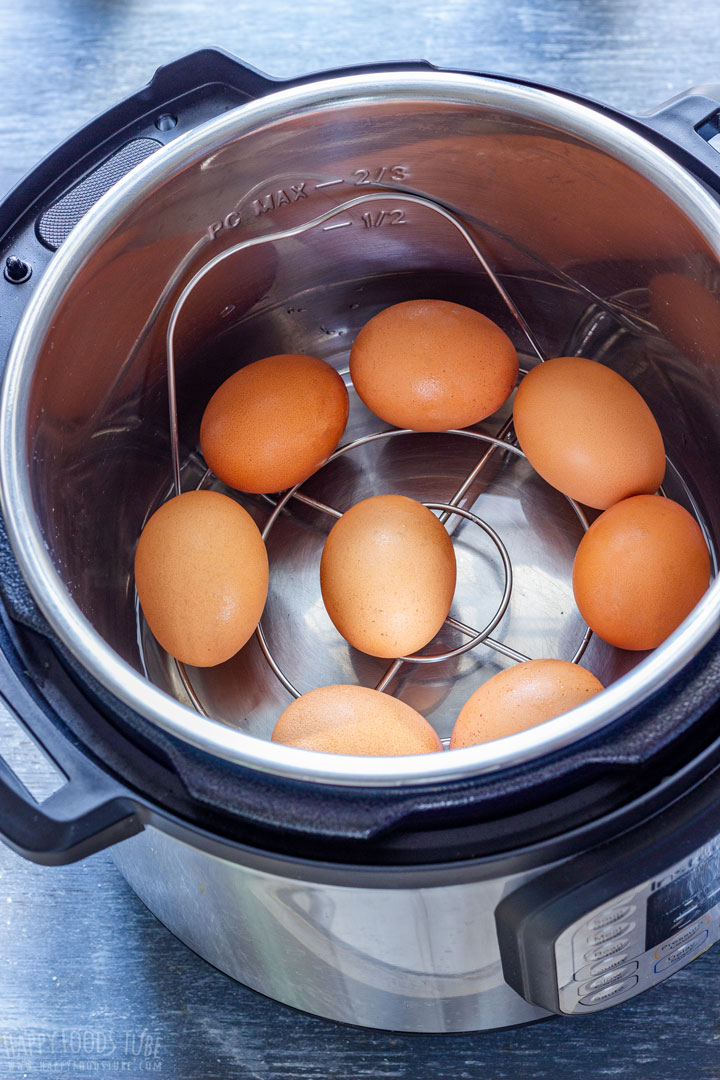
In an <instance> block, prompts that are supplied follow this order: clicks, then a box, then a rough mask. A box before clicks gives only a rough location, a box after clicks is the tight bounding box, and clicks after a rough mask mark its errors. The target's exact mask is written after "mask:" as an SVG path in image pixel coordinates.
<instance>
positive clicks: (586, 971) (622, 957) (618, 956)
mask: <svg viewBox="0 0 720 1080" xmlns="http://www.w3.org/2000/svg"><path fill="white" fill-rule="evenodd" d="M637 955H638V953H635V952H633V951H632V950H631V949H623V950H622V951H621V952H618V953H614V954H613V955H612V956H607V957H606V958H605V959H604V960H598V961H597V962H596V963H594V964H585V966H584V967H581V968H580V969H579V971H576V972H575V982H586V981H587V979H592V978H593V976H595V975H604V974H605V972H606V971H612V970H613V968H617V967H621V966H622V964H626V963H627V962H628V960H634V959H635V957H636V956H637Z"/></svg>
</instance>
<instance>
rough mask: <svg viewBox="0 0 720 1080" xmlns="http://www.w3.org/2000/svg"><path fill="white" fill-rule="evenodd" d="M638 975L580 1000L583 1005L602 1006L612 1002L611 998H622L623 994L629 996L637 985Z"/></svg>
mask: <svg viewBox="0 0 720 1080" xmlns="http://www.w3.org/2000/svg"><path fill="white" fill-rule="evenodd" d="M637 981H638V977H637V975H631V976H630V978H628V979H623V981H622V982H619V983H613V984H612V986H605V987H603V989H602V990H596V991H595V993H594V994H589V995H588V997H584V998H580V1004H581V1005H602V1004H604V1002H606V1001H610V999H611V998H616V997H620V996H621V995H622V994H627V992H628V990H632V988H633V987H634V986H635V985H636V984H637Z"/></svg>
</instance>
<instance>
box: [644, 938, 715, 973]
mask: <svg viewBox="0 0 720 1080" xmlns="http://www.w3.org/2000/svg"><path fill="white" fill-rule="evenodd" d="M707 936H708V932H707V930H703V931H702V932H701V933H699V934H696V935H695V937H693V938H691V939H690V941H686V942H685V944H684V945H680V946H679V948H677V949H674V950H673V952H671V953H668V954H667V956H663V958H662V959H661V960H658V962H657V963H656V965H655V967H654V968H653V971H654V972H655V973H656V974H657V975H659V974H660V972H662V971H667V969H668V968H669V967H672V966H673V964H677V963H679V962H680V961H681V960H684V959H685V958H686V957H689V956H691V955H692V954H693V953H694V952H697V950H698V949H699V948H700V946H701V945H702V943H703V942H704V941H705V939H706V938H707Z"/></svg>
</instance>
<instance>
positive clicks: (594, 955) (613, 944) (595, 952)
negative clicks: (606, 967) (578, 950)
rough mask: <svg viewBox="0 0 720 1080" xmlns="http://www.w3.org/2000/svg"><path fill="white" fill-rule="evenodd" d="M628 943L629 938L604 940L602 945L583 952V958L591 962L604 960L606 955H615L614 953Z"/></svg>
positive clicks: (625, 946)
mask: <svg viewBox="0 0 720 1080" xmlns="http://www.w3.org/2000/svg"><path fill="white" fill-rule="evenodd" d="M629 944H630V939H629V938H626V937H625V938H616V939H615V940H614V941H606V942H605V944H604V945H598V946H597V948H595V949H591V950H590V952H586V953H585V960H587V961H588V963H590V964H592V963H594V962H595V961H597V960H604V959H605V958H606V957H608V956H615V955H616V953H619V952H622V950H623V949H626V948H627V947H628V945H629Z"/></svg>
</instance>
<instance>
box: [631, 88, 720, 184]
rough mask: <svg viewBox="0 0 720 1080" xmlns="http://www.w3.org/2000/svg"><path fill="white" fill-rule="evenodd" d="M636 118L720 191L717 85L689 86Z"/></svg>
mask: <svg viewBox="0 0 720 1080" xmlns="http://www.w3.org/2000/svg"><path fill="white" fill-rule="evenodd" d="M639 119H640V121H641V123H642V124H643V126H644V127H646V128H649V129H650V131H651V132H654V133H655V134H656V135H659V136H660V137H661V140H663V141H664V142H666V143H670V144H671V145H670V147H669V148H670V149H671V151H672V152H673V156H675V157H678V158H679V159H680V160H681V161H682V163H683V164H684V165H686V166H687V167H688V168H690V169H691V170H692V171H693V172H695V173H696V174H697V173H699V174H700V175H701V177H702V179H703V180H705V181H706V183H708V184H710V185H711V186H712V187H713V188H714V189H715V190H716V191H720V84H715V83H712V84H711V83H706V84H703V85H702V86H696V87H693V88H692V89H691V90H688V91H686V92H685V93H683V94H679V95H678V96H677V97H674V98H671V99H670V100H669V101H666V102H664V103H663V104H662V105H660V106H659V107H658V108H657V109H655V110H653V112H651V113H649V114H648V115H646V116H641V117H640V118H639Z"/></svg>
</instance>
